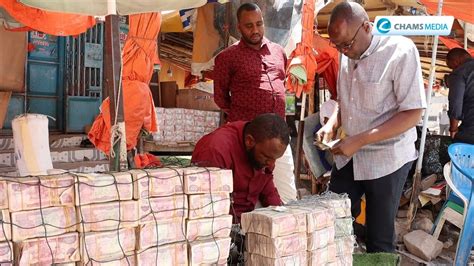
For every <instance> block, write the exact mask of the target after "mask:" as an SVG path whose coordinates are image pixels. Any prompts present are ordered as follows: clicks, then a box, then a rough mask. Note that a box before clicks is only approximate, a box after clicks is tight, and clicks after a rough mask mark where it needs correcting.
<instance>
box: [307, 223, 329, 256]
mask: <svg viewBox="0 0 474 266" xmlns="http://www.w3.org/2000/svg"><path fill="white" fill-rule="evenodd" d="M334 236H335V231H334V226H330V227H326V228H324V229H320V230H318V231H314V232H312V233H309V234H308V251H311V250H316V249H320V248H324V247H326V246H327V245H328V244H332V243H334Z"/></svg>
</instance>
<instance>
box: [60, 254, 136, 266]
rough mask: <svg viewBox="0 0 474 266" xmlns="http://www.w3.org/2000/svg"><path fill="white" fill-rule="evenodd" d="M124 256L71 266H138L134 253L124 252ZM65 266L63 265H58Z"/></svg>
mask: <svg viewBox="0 0 474 266" xmlns="http://www.w3.org/2000/svg"><path fill="white" fill-rule="evenodd" d="M125 254H126V255H122V256H121V257H120V258H117V257H112V258H104V259H102V260H100V261H92V260H91V261H89V262H88V263H84V262H82V261H80V262H78V263H77V265H71V266H139V265H140V264H138V263H137V257H136V254H135V252H134V251H131V252H126V253H125ZM60 266H65V265H60Z"/></svg>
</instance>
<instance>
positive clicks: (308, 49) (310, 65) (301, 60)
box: [286, 1, 318, 97]
mask: <svg viewBox="0 0 474 266" xmlns="http://www.w3.org/2000/svg"><path fill="white" fill-rule="evenodd" d="M301 24H302V31H303V32H302V35H301V42H300V43H298V44H297V45H296V49H295V50H294V51H293V52H292V53H291V55H290V58H289V59H290V66H289V68H288V70H287V82H286V85H287V88H288V90H289V91H291V92H295V93H296V96H297V97H300V95H301V93H302V92H303V91H304V92H305V93H309V92H311V91H312V90H313V89H314V77H315V74H316V68H317V66H318V65H317V62H316V58H315V56H316V52H315V51H314V49H313V36H314V30H313V27H314V1H304V5H303V15H302V17H301ZM294 64H301V65H302V66H303V67H304V69H305V70H306V76H307V82H306V84H303V85H299V83H298V80H297V79H293V78H292V75H291V74H290V71H289V69H290V67H291V66H292V65H294Z"/></svg>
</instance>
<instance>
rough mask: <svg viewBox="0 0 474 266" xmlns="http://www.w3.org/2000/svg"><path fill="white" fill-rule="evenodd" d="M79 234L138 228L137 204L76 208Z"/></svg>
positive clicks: (119, 202) (125, 203)
mask: <svg viewBox="0 0 474 266" xmlns="http://www.w3.org/2000/svg"><path fill="white" fill-rule="evenodd" d="M76 212H77V214H76V215H77V219H78V221H79V222H80V224H78V225H77V231H79V232H100V231H107V230H115V229H117V228H118V226H119V221H120V228H127V227H136V226H138V202H137V201H134V200H129V201H114V202H107V203H97V204H91V205H85V206H80V207H77V208H76Z"/></svg>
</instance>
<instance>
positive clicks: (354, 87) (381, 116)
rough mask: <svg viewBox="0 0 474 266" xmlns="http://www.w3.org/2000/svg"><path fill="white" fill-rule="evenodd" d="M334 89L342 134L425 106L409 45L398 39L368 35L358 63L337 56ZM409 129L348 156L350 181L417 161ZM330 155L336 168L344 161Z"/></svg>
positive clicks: (415, 52)
mask: <svg viewBox="0 0 474 266" xmlns="http://www.w3.org/2000/svg"><path fill="white" fill-rule="evenodd" d="M339 73H340V74H339V78H338V80H339V81H338V84H337V90H338V100H339V105H340V110H341V122H342V128H343V129H344V131H345V133H346V134H347V135H348V136H353V135H356V134H359V133H362V132H364V131H367V130H370V129H373V128H375V127H377V126H380V125H381V124H383V123H384V122H386V121H387V120H389V119H390V118H392V117H393V116H395V115H396V114H397V113H398V112H401V111H406V110H412V109H421V108H426V98H425V97H426V96H425V92H424V86H423V79H422V75H421V65H420V58H419V54H418V50H417V49H416V46H415V44H414V43H413V42H412V41H411V40H410V39H408V38H405V37H402V36H390V37H387V36H377V35H374V36H373V38H372V41H371V43H370V46H369V48H368V49H367V50H366V51H365V52H364V53H363V54H362V56H361V59H360V60H352V59H349V58H348V57H346V56H344V55H342V58H341V66H340V72H339ZM416 138H417V135H416V130H415V128H414V127H413V128H411V129H409V130H407V131H406V132H404V133H402V134H400V135H399V136H396V137H394V138H390V139H386V140H383V141H380V142H377V143H373V144H370V145H366V146H364V147H362V148H361V149H360V150H359V151H358V152H356V153H355V154H354V155H353V156H352V159H353V162H354V180H373V179H377V178H380V177H383V176H386V175H388V174H391V173H393V172H395V171H396V170H398V169H399V168H400V167H402V166H403V165H404V164H405V163H407V162H410V161H413V160H415V159H416V158H417V151H416V149H415V144H414V142H415V141H416ZM350 159H351V158H348V157H346V156H335V162H336V166H337V168H342V167H343V166H344V165H345V164H347V163H348V162H349V161H350Z"/></svg>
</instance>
